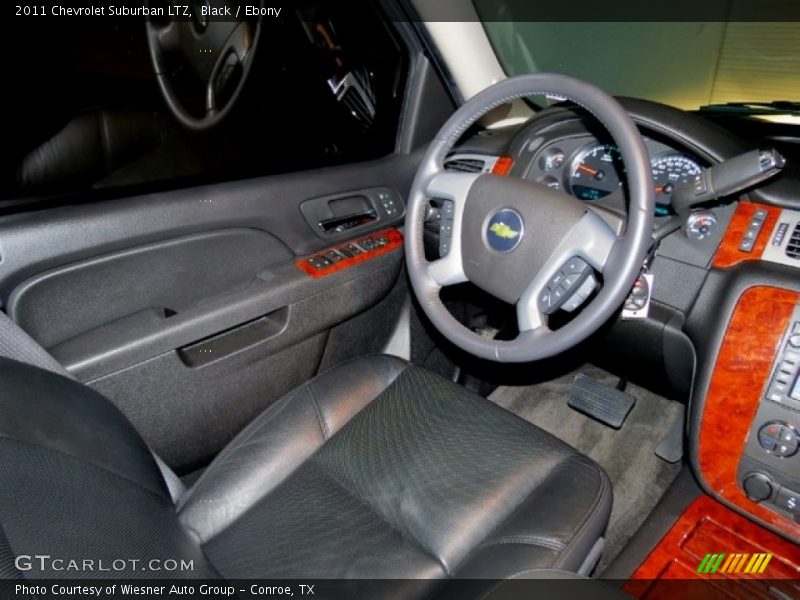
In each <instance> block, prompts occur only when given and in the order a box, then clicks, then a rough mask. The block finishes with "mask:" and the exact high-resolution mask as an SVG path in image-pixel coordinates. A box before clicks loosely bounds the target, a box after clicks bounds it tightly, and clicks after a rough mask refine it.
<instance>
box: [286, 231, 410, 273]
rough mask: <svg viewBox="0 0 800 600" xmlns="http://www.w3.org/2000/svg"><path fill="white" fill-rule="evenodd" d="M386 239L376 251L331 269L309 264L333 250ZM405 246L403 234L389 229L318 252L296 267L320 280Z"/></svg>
mask: <svg viewBox="0 0 800 600" xmlns="http://www.w3.org/2000/svg"><path fill="white" fill-rule="evenodd" d="M382 236H383V237H386V238H388V242H387V243H386V244H385V245H384V246H382V247H380V248H375V249H374V250H368V251H366V252H362V253H361V254H357V255H356V256H352V257H349V258H343V259H342V260H340V261H339V262H336V263H334V264H332V265H331V266H329V267H326V268H324V269H317V268H316V267H314V265H312V264H311V263H309V262H308V261H309V260H310V259H312V258H314V257H318V256H324V255H325V254H327V253H328V252H330V251H331V250H337V249H339V248H344V247H345V246H349V245H350V244H353V243H355V244H359V243H361V242H363V241H365V240H368V239H373V240H374V239H376V238H379V237H382ZM402 246H403V234H402V233H400V231H398V230H397V229H387V230H385V231H379V232H377V233H370V234H369V235H364V236H361V237H360V238H356V239H354V240H349V241H347V242H343V243H341V244H337V245H336V246H331V247H330V248H326V249H325V250H322V251H321V252H316V253H314V254H312V255H311V256H306V257H304V258H301V259H298V260H296V261H295V263H294V264H295V265H296V266H297V268H298V269H300V270H301V271H304V272H305V273H306V274H308V275H310V276H311V277H313V278H314V279H319V278H320V277H327V276H328V275H333V274H334V273H338V272H339V271H343V270H345V269H349V268H350V267H353V266H355V265H359V264H361V263H363V262H366V261H368V260H372V259H373V258H375V257H376V256H381V255H382V254H386V253H388V252H391V251H392V250H396V249H397V248H401V247H402Z"/></svg>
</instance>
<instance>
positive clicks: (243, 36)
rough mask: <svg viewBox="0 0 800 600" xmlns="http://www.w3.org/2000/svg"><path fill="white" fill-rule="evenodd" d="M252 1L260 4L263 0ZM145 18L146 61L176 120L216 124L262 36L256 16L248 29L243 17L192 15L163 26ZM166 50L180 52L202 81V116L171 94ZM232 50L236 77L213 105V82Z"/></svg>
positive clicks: (193, 126)
mask: <svg viewBox="0 0 800 600" xmlns="http://www.w3.org/2000/svg"><path fill="white" fill-rule="evenodd" d="M255 4H257V5H259V6H263V0H261V2H256V3H255ZM146 23H147V46H148V50H149V52H150V60H151V63H152V65H153V69H154V71H155V74H156V81H157V83H158V89H159V91H160V92H161V96H162V97H163V98H164V101H165V103H166V105H167V108H168V109H169V111H170V113H172V115H173V116H174V117H175V118H176V119H177V120H178V122H180V123H181V125H183V126H184V127H186V128H187V129H190V130H193V131H203V130H207V129H210V128H212V127H214V126H216V125H218V124H219V123H220V122H222V121H223V120H224V119H225V117H227V116H228V114H229V113H230V112H231V110H232V109H233V107H234V105H235V104H236V101H237V100H238V99H239V96H240V95H241V92H242V89H243V88H244V85H245V83H246V82H247V78H248V76H249V74H250V68H251V66H252V62H253V56H254V55H255V52H256V49H257V47H258V42H259V39H260V37H261V19H260V18H259V19H257V20H256V21H255V22H254V24H253V30H252V32H251V31H250V30H249V29H248V27H249V25H250V23H249V22H247V21H244V20H242V21H226V20H215V19H208V18H206V19H204V20H202V21H201V20H199V19H198V18H195V17H194V16H193V17H192V19H191V20H186V19H185V18H183V19H181V18H176V19H173V20H170V21H169V22H168V23H167V24H166V25H165V26H159V25H157V24H156V23H155V22H154V21H152V20H150V19H148V20H147V22H146ZM168 52H178V53H180V54H181V55H182V57H183V60H184V62H185V63H186V64H187V65H188V66H189V68H190V69H192V70H193V71H194V72H195V74H196V75H197V76H198V77H199V79H200V80H201V82H202V83H203V86H204V98H203V106H204V109H205V113H204V114H203V115H202V116H198V115H196V114H193V113H192V112H191V111H189V110H188V109H187V108H186V107H185V106H184V103H183V102H181V100H180V98H179V96H178V94H177V93H176V91H175V87H174V85H173V83H172V81H171V77H170V74H169V69H168V68H167V65H166V61H165V54H167V53H168ZM232 55H235V57H236V60H237V61H238V62H237V63H236V64H235V65H234V66H233V67H231V70H232V69H233V68H235V66H236V65H238V66H239V68H240V69H241V72H240V76H239V79H238V81H237V82H236V83H235V87H234V88H233V90H232V91H231V92H230V93H229V94H228V95H227V97H226V99H225V101H224V103H223V104H222V105H219V106H218V102H217V101H218V99H217V95H218V90H217V88H216V85H217V83H218V82H219V80H220V78H221V77H223V76H225V72H226V69H227V68H228V67H229V66H230V65H231V63H228V62H227V60H228V59H229V58H230V57H231V56H232ZM227 76H230V73H228V75H227Z"/></svg>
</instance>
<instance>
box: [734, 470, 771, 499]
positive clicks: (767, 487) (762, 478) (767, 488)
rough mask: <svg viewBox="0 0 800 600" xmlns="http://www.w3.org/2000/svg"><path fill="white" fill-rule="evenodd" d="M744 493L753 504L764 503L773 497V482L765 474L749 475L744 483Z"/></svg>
mask: <svg viewBox="0 0 800 600" xmlns="http://www.w3.org/2000/svg"><path fill="white" fill-rule="evenodd" d="M742 487H743V488H744V493H745V494H747V497H748V498H750V500H752V501H753V502H763V501H764V500H769V499H770V498H771V497H772V492H773V491H774V488H773V484H772V480H771V479H770V478H769V477H768V476H767V475H764V473H748V474H747V475H746V476H745V478H744V481H743V482H742Z"/></svg>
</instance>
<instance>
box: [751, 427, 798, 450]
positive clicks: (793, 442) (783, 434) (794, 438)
mask: <svg viewBox="0 0 800 600" xmlns="http://www.w3.org/2000/svg"><path fill="white" fill-rule="evenodd" d="M758 443H759V444H760V445H761V447H762V448H763V449H764V450H766V451H767V452H769V453H770V454H774V455H775V456H778V457H780V458H787V457H789V456H794V455H795V454H797V450H798V448H799V447H800V437H798V434H797V431H796V430H795V429H794V427H792V426H791V425H789V424H787V423H784V422H783V421H770V422H769V423H764V424H763V425H762V426H761V428H760V429H759V430H758Z"/></svg>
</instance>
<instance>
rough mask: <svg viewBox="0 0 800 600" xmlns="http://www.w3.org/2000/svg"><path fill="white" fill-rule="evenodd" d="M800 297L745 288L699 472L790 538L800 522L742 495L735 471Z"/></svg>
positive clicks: (722, 358) (720, 361)
mask: <svg viewBox="0 0 800 600" xmlns="http://www.w3.org/2000/svg"><path fill="white" fill-rule="evenodd" d="M798 301H800V294H798V293H797V292H793V291H790V290H785V289H781V288H774V287H765V286H758V287H752V288H749V289H747V290H746V291H745V292H744V293H743V294H742V295H741V297H740V298H739V301H738V303H737V304H736V307H735V308H734V311H733V315H732V316H731V320H730V322H729V323H728V328H727V330H726V332H725V337H724V339H723V340H722V345H721V346H720V350H719V354H718V356H717V361H716V364H715V366H714V372H713V374H712V377H711V382H710V384H709V388H708V392H707V394H706V401H705V406H704V409H703V416H702V419H701V422H700V433H699V443H698V456H697V462H698V468H699V470H700V473H701V475H702V476H703V479H705V481H706V483H707V485H708V486H709V488H710V489H711V490H713V491H714V492H715V493H716V494H718V495H719V497H721V498H723V499H725V500H726V501H728V502H730V503H731V504H732V505H734V506H737V507H739V508H740V509H742V510H744V511H745V512H747V513H749V514H751V515H753V516H755V517H757V518H758V519H760V520H761V521H763V522H765V523H768V524H769V525H771V526H772V527H774V528H775V529H776V530H778V531H781V532H783V533H785V534H787V535H789V536H791V537H793V538H794V539H800V524H798V523H796V522H795V521H793V520H790V519H789V518H786V517H784V516H781V515H779V514H778V513H775V512H773V511H772V510H769V509H767V508H766V507H764V506H761V505H759V504H757V503H755V502H752V501H751V500H749V499H748V498H747V496H745V494H744V492H743V491H742V490H741V489H740V488H739V485H738V483H737V475H736V473H737V468H738V465H739V460H740V459H741V456H742V454H743V453H744V446H745V441H746V439H747V435H748V432H749V431H750V426H751V422H752V420H753V418H754V417H755V414H756V411H757V409H758V406H759V402H760V400H761V395H762V392H763V389H764V386H765V384H766V382H767V379H768V378H769V375H770V370H771V367H772V363H773V360H774V359H775V355H776V353H777V351H778V347H779V344H780V341H781V337H782V336H783V332H784V330H785V329H786V327H787V325H788V324H789V320H790V318H791V316H792V312H793V310H794V307H795V305H796V304H797V303H798Z"/></svg>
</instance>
